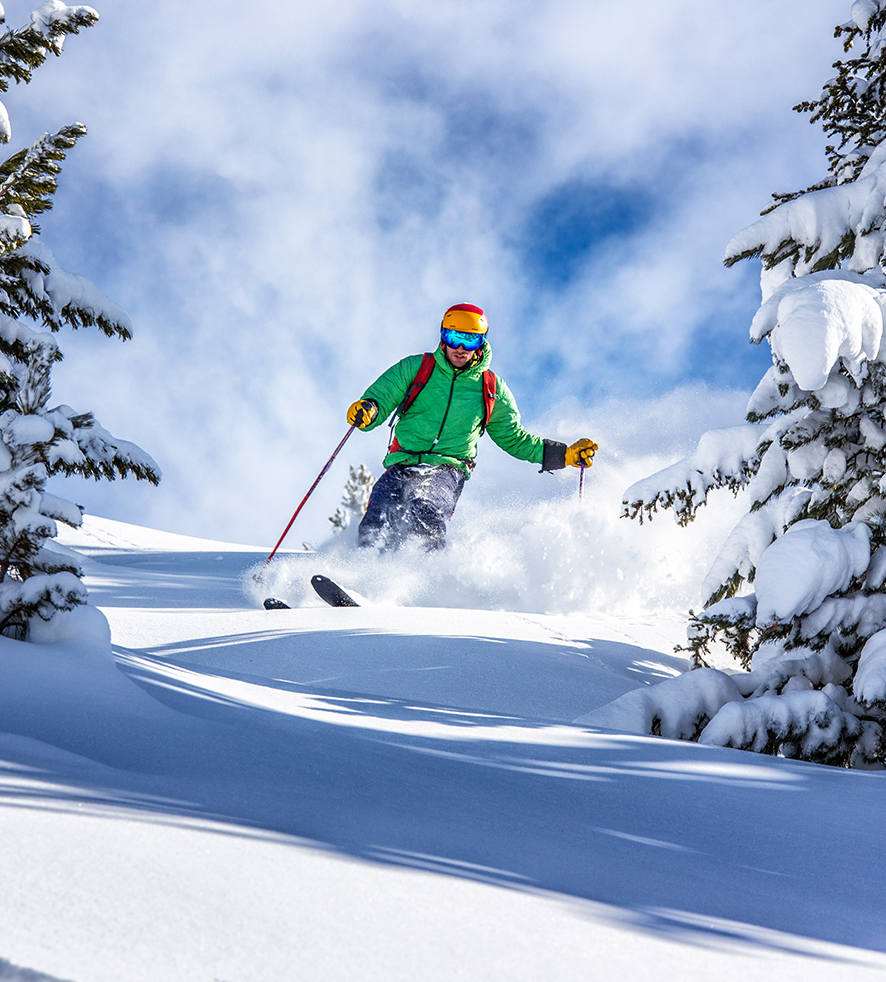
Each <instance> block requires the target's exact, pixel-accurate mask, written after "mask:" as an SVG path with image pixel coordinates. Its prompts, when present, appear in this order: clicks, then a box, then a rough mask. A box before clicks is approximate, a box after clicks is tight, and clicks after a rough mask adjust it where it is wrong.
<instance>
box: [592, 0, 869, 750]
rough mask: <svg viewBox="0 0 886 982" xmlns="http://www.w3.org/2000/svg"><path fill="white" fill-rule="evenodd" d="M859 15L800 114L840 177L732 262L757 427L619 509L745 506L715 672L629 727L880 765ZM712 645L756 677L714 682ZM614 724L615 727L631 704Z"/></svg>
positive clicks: (634, 494) (778, 210)
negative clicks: (756, 366) (755, 287)
mask: <svg viewBox="0 0 886 982" xmlns="http://www.w3.org/2000/svg"><path fill="white" fill-rule="evenodd" d="M850 16H851V20H850V21H849V23H847V24H844V25H842V26H840V27H838V28H837V29H836V34H837V36H843V37H844V42H845V44H844V52H846V53H847V54H849V53H850V52H851V53H852V57H851V58H846V59H845V60H842V61H838V62H837V63H836V65H835V66H834V67H835V68H836V69H837V75H836V77H834V78H833V79H831V80H830V81H829V82H828V83H827V84H826V85H825V87H824V90H823V93H822V95H821V97H820V98H819V99H818V100H815V101H813V102H808V103H803V104H801V105H800V106H797V107H795V109H797V110H798V111H801V112H810V113H811V114H812V121H813V122H815V121H820V122H821V123H822V125H823V128H824V130H825V133H826V134H827V135H828V136H830V137H833V138H834V143H833V144H832V145H829V146H828V147H827V156H828V161H829V174H828V177H827V178H826V179H825V180H823V181H821V182H820V183H818V184H816V185H814V186H813V187H811V188H808V189H807V190H806V191H801V192H796V193H793V194H786V195H775V196H774V197H775V199H776V202H775V204H774V205H773V206H772V207H770V208H769V209H768V210H767V211H765V212H763V217H762V218H761V219H759V220H758V221H757V222H755V223H754V224H753V225H751V226H750V227H749V228H747V229H745V230H744V231H743V232H740V233H739V234H738V235H736V236H735V237H734V238H733V239H732V241H731V242H730V243H729V245H728V247H727V252H726V263H727V265H732V264H734V263H736V262H738V261H739V260H742V259H748V258H752V257H760V258H761V259H762V264H763V272H762V275H761V286H762V294H763V303H762V305H761V307H760V309H759V311H758V313H757V315H756V316H755V318H754V320H753V323H752V325H751V339H752V340H753V341H754V342H757V343H759V342H761V341H762V340H763V339H764V338H765V339H766V340H767V341H768V343H769V344H770V346H771V349H772V360H773V365H772V367H771V368H770V369H769V371H768V372H767V373H766V375H765V376H764V378H763V379H762V381H761V382H760V384H759V385H758V387H757V389H756V391H755V392H754V393H753V395H752V396H751V399H750V402H749V404H748V411H747V423H746V424H745V425H742V426H737V427H734V428H729V429H724V430H714V431H711V432H708V433H706V434H705V435H704V436H703V437H702V439H701V441H700V443H699V446H698V449H697V450H696V452H695V453H694V454H693V455H692V456H691V457H689V458H688V459H686V460H684V461H681V462H680V463H677V464H674V465H673V466H671V467H669V468H667V469H666V470H664V471H662V472H660V473H659V474H656V475H655V476H653V477H651V478H648V479H647V480H645V481H641V482H639V483H638V484H636V485H634V486H633V487H631V488H629V489H628V491H627V492H626V493H625V497H624V514H625V515H626V516H628V517H632V518H633V517H639V518H640V520H641V521H642V520H643V517H644V516H646V517H651V516H652V514H653V513H654V512H655V511H656V510H657V509H658V508H659V507H664V508H671V509H673V511H674V514H675V517H676V519H677V521H678V522H679V523H680V524H683V525H685V524H686V523H688V522H689V521H691V520H692V519H693V517H694V516H695V513H696V511H697V509H698V508H699V507H700V506H701V505H702V504H704V503H705V501H706V499H707V494H708V492H709V491H710V490H711V489H713V488H721V487H728V488H731V489H732V490H733V491H738V490H740V489H746V491H747V498H748V512H747V513H746V514H745V516H744V517H743V518H742V519H741V521H740V522H739V523H738V525H737V526H736V527H735V529H734V530H733V531H732V533H731V534H730V536H729V537H728V539H727V541H726V543H725V544H724V546H723V549H722V551H721V552H720V554H719V557H718V558H717V559H716V561H715V562H714V564H713V567H712V568H711V570H710V571H709V573H708V576H707V578H706V580H705V583H704V585H703V591H704V595H705V596H706V597H708V600H707V603H706V605H705V609H704V610H703V611H702V612H701V613H699V614H697V615H695V614H693V615H691V620H690V626H689V648H688V650H689V651H690V652H691V655H692V659H693V666H694V667H695V668H696V669H699V668H700V669H701V673H699V672H690V673H687V675H686V676H682V677H680V678H679V679H676V680H675V681H674V683H673V684H672V683H667V691H665V686H661V687H660V692H659V693H657V694H653V693H650V694H649V695H650V698H649V699H648V700H646V702H644V708H643V712H642V713H639V714H638V712H637V707H636V706H634V707H633V710H632V712H633V714H634V716H633V718H634V720H635V728H639V729H645V730H646V731H647V732H661V733H665V734H668V733H672V734H674V735H678V736H682V737H683V738H688V739H698V740H700V741H701V742H703V743H710V744H716V745H720V746H730V747H738V748H742V749H747V750H755V751H760V752H764V753H772V754H775V753H781V754H784V755H787V756H794V757H800V758H804V759H807V760H813V761H820V762H826V763H837V764H848V765H851V766H882V765H883V762H884V760H886V727H884V723H886V590H884V584H886V343H884V338H883V335H884V331H883V326H884V316H886V272H884V270H886V0H857V2H856V3H854V4H852V8H851V13H850ZM715 642H725V644H726V647H727V648H728V649H729V650H730V651H731V653H732V654H733V655H734V656H735V657H736V658H737V659H738V661H739V662H740V663H741V665H742V666H743V667H744V668H746V669H750V671H749V672H748V673H737V674H734V675H730V676H726V675H724V673H721V672H717V671H715V670H713V669H711V668H708V667H704V666H706V665H707V661H708V659H709V658H710V653H711V650H712V645H713V644H714V643H715ZM692 676H695V678H693V679H692V681H691V682H690V681H689V680H690V679H691V678H692ZM724 680H725V681H724ZM656 688H659V687H656ZM634 701H635V702H636V700H634ZM647 703H648V705H647ZM624 708H625V710H626V711H627V709H628V707H627V705H626V704H625V706H624ZM607 712H608V713H609V714H610V718H615V717H617V716H618V712H619V710H618V704H613V705H612V706H610V707H608V709H607ZM613 713H614V714H615V717H613V716H612V714H613ZM641 719H642V722H639V723H638V722H637V720H641Z"/></svg>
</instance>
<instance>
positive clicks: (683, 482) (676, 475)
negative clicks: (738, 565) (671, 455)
mask: <svg viewBox="0 0 886 982" xmlns="http://www.w3.org/2000/svg"><path fill="white" fill-rule="evenodd" d="M763 433H764V430H763V428H761V427H760V426H757V425H753V424H747V425H744V426H732V427H728V428H726V429H721V430H709V431H708V432H707V433H705V434H704V435H703V436H702V438H701V439H700V440H699V443H698V447H697V449H696V451H695V453H693V454H692V455H691V456H690V457H687V458H685V459H684V460H681V461H679V462H678V463H676V464H672V465H671V466H670V467H666V468H665V469H664V470H662V471H659V472H658V473H657V474H653V475H652V477H647V478H644V480H642V481H638V482H637V483H636V484H632V485H631V487H629V488H628V489H627V491H625V493H624V497H623V499H622V506H623V511H622V517H623V518H639V519H640V523H641V524H642V522H643V517H644V513H645V516H646V517H647V518H648V519H651V518H652V516H653V514H654V513H655V512H656V511H657V510H658V509H659V508H660V507H661V508H673V509H674V517H675V519H676V521H677V523H678V524H680V525H687V524H688V523H689V522H691V521H692V519H693V518H695V513H696V511H697V510H698V509H699V508H700V507H701V505H703V504H705V502H706V501H707V494H708V491H709V490H710V489H711V488H722V487H728V488H730V489H731V490H732V491H734V492H737V491H738V490H740V489H741V488H742V487H744V486H745V484H747V482H748V480H749V479H750V476H751V474H752V472H753V462H754V460H755V458H756V456H757V452H758V448H759V446H760V440H761V436H762V434H763Z"/></svg>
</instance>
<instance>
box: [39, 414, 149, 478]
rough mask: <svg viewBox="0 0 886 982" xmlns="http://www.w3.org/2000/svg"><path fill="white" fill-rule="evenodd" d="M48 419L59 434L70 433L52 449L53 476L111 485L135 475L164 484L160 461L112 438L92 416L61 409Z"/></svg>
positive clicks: (127, 443) (50, 463)
mask: <svg viewBox="0 0 886 982" xmlns="http://www.w3.org/2000/svg"><path fill="white" fill-rule="evenodd" d="M45 418H46V419H48V420H51V421H52V423H53V424H54V425H55V427H56V428H57V430H58V431H59V432H61V433H65V432H66V433H67V439H62V440H59V441H58V442H57V443H55V444H54V445H53V446H52V447H51V448H50V451H49V455H48V465H49V468H50V471H51V472H52V473H58V472H62V473H65V474H75V473H76V474H82V475H83V476H84V477H92V478H95V479H96V480H100V479H102V478H104V479H106V480H109V481H113V480H114V479H115V478H116V477H126V476H127V475H128V474H132V475H133V476H134V477H136V478H137V479H138V480H140V481H150V483H151V484H155V485H156V484H159V483H160V478H161V476H162V475H161V471H160V468H159V467H158V466H157V463H156V461H155V460H154V459H153V458H152V457H151V456H150V455H149V454H147V453H145V452H144V450H142V449H141V448H140V447H137V446H136V445H135V444H134V443H129V442H128V441H127V440H120V439H118V438H117V437H115V436H112V435H111V434H110V433H109V432H108V431H107V430H106V429H105V428H104V427H103V426H101V425H100V424H99V423H97V422H96V420H95V419H94V418H93V416H92V414H91V413H83V414H79V415H78V414H77V413H75V412H74V410H73V409H71V408H70V406H58V407H56V408H55V409H53V410H51V411H49V412H47V414H46V417H45Z"/></svg>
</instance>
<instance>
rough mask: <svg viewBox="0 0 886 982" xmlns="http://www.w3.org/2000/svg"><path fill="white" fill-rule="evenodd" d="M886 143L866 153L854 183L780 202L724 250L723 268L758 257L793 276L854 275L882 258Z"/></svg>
mask: <svg viewBox="0 0 886 982" xmlns="http://www.w3.org/2000/svg"><path fill="white" fill-rule="evenodd" d="M884 165H886V143H881V144H880V145H879V146H878V147H877V149H876V150H875V151H874V152H873V153H872V154H871V156H870V158H869V159H868V161H867V163H866V164H865V166H864V168H863V170H862V172H861V175H860V177H859V178H858V180H855V181H851V182H849V183H846V184H840V185H839V186H837V187H825V188H820V189H818V190H814V191H809V192H808V193H806V194H803V195H801V196H800V197H798V198H794V199H793V200H790V201H785V202H784V203H783V204H780V205H778V207H776V208H774V209H773V210H772V211H770V212H769V213H768V214H765V215H764V216H763V217H762V218H760V219H758V220H757V221H756V222H754V223H753V225H749V226H748V227H747V228H746V229H743V230H742V231H741V232H738V233H737V234H736V235H734V236H733V237H732V239H731V240H730V241H729V244H728V245H727V246H726V256H725V260H724V261H725V263H726V265H727V266H732V265H734V264H735V263H737V262H740V261H741V260H742V259H749V258H752V257H754V256H760V257H762V259H763V263H764V265H765V266H766V267H767V268H769V269H772V268H774V267H775V266H778V265H779V264H780V263H782V262H785V261H787V262H789V263H790V264H791V265H792V266H793V268H794V274H795V275H796V276H804V275H806V274H808V273H815V272H819V271H821V270H825V269H833V268H835V267H837V266H838V265H839V266H842V268H843V269H846V270H850V271H853V272H857V273H863V272H865V270H868V269H874V268H876V267H877V266H878V265H879V263H880V260H881V259H882V258H884V257H886V250H884V243H886V231H884V226H886V204H884V201H886V166H884Z"/></svg>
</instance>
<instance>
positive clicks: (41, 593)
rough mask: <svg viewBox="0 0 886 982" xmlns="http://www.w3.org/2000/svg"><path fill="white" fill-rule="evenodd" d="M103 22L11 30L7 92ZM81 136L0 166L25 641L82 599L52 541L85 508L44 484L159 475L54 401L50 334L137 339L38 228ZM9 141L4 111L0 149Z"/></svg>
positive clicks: (7, 547) (11, 540)
mask: <svg viewBox="0 0 886 982" xmlns="http://www.w3.org/2000/svg"><path fill="white" fill-rule="evenodd" d="M97 19H98V14H97V13H96V12H95V11H94V10H93V9H92V8H90V7H82V6H80V7H67V6H66V5H65V4H64V3H61V2H60V0H49V2H47V3H44V4H43V5H42V6H40V7H39V8H38V9H37V10H35V11H34V12H33V14H32V15H31V22H30V24H28V25H27V26H26V27H24V28H21V29H20V30H15V31H12V30H6V31H5V32H4V33H3V34H2V36H0V90H3V91H6V88H7V85H8V81H9V79H13V80H14V81H15V82H24V83H27V82H28V81H30V79H31V74H32V72H33V71H34V70H35V69H36V68H38V67H39V66H40V65H42V64H43V62H44V61H45V59H46V56H47V55H48V54H49V53H50V52H51V53H53V54H55V55H59V54H61V51H62V46H63V43H64V39H65V37H66V35H68V34H76V33H78V32H79V30H80V28H82V27H89V26H91V25H92V24H94V23H95V21H96V20H97ZM3 23H4V13H3V9H2V7H0V25H2V24H3ZM85 132H86V130H85V128H84V127H83V126H82V125H81V124H80V123H75V124H73V125H72V126H66V127H64V128H63V129H62V130H60V131H59V132H58V133H56V134H54V135H50V134H46V135H45V136H42V137H41V138H40V139H39V140H37V141H36V142H35V143H34V144H33V145H32V146H30V147H28V148H26V149H24V150H21V151H19V152H18V153H15V154H13V156H11V157H9V159H8V160H6V161H5V162H4V163H3V164H2V165H0V633H2V634H4V635H7V636H12V637H17V638H24V637H26V636H27V633H28V626H29V623H30V622H31V621H32V620H33V619H34V618H35V617H36V618H40V619H42V620H44V621H48V620H50V619H51V618H52V617H53V615H54V614H55V613H56V612H57V611H64V610H71V609H72V608H74V607H75V606H77V605H78V604H83V603H85V602H86V596H87V593H86V588H85V586H84V585H83V582H82V579H81V576H82V573H81V570H80V568H79V567H78V566H77V564H76V563H74V562H72V561H71V560H69V559H68V558H66V556H64V555H63V554H62V553H61V552H59V551H54V550H52V549H50V548H48V547H47V545H46V543H47V540H48V539H50V538H52V537H54V536H55V535H56V534H57V531H58V528H57V525H56V522H58V521H61V522H65V523H67V524H68V525H72V526H77V525H79V524H80V523H81V521H82V515H83V509H82V508H81V507H80V506H79V505H74V504H72V503H71V502H69V501H65V500H64V499H62V498H58V497H56V496H55V495H52V494H49V493H47V491H46V490H45V488H46V481H47V479H48V477H49V476H50V475H52V474H58V473H62V474H82V475H85V476H90V477H93V478H95V479H100V478H107V479H113V478H115V477H117V476H121V477H123V476H126V475H127V474H132V475H134V476H135V477H136V478H139V479H143V480H147V481H150V482H152V483H154V484H156V483H158V481H159V479H160V471H159V469H158V467H157V465H156V464H155V463H154V461H153V460H152V459H151V458H150V457H149V456H148V455H147V454H145V453H144V452H143V451H142V450H140V449H139V448H138V447H136V446H135V445H134V444H131V443H127V442H125V441H122V440H118V439H115V438H114V437H113V436H111V434H110V433H108V431H107V430H105V429H103V428H102V427H101V426H100V425H99V424H98V423H97V422H96V420H95V419H94V418H93V417H92V415H91V414H90V413H77V412H75V411H74V410H73V409H71V408H70V407H68V406H65V405H58V406H50V405H49V399H50V395H51V373H52V367H53V365H55V364H56V362H58V361H60V360H61V358H62V354H61V352H60V350H59V347H58V344H57V342H56V340H55V338H54V337H53V334H54V333H55V332H57V331H58V330H59V329H60V328H61V327H62V326H63V325H68V326H69V327H71V328H74V329H76V328H80V327H92V326H94V327H97V328H98V329H99V330H100V331H102V332H103V333H104V334H106V335H107V336H109V337H119V338H121V339H123V340H126V339H127V338H129V337H131V336H132V335H131V324H130V322H129V318H128V317H127V315H126V314H125V313H124V312H123V311H122V310H121V309H120V308H119V307H118V306H117V305H116V304H114V303H113V302H112V301H110V300H108V299H107V298H106V297H104V296H103V295H102V294H101V293H99V291H98V290H96V288H95V287H94V286H93V285H92V284H91V283H90V282H89V281H88V280H86V279H84V278H83V277H81V276H77V275H75V274H72V273H68V272H66V271H65V270H63V269H62V268H61V267H60V266H59V265H58V263H57V262H56V261H55V259H54V258H53V256H52V254H51V253H50V251H49V250H48V249H47V248H46V246H45V245H44V244H43V243H42V242H41V241H40V239H39V234H38V233H39V229H38V228H37V226H36V225H34V224H32V219H33V218H34V217H35V216H37V215H39V214H41V213H42V212H45V211H47V210H49V209H50V208H51V207H52V197H53V195H54V194H55V191H56V190H57V182H56V178H57V176H58V174H59V171H60V169H61V161H63V160H64V158H65V154H66V153H67V151H68V150H69V149H70V148H71V147H73V146H74V144H75V142H76V141H77V140H78V139H79V138H80V137H81V136H83V134H84V133H85ZM10 138H11V128H10V125H9V117H8V114H7V112H6V109H5V107H3V106H2V105H0V141H2V142H3V143H7V142H9V140H10ZM28 322H31V323H32V324H34V325H35V327H31V326H29V324H28ZM37 327H43V328H48V329H49V330H48V331H46V330H38V329H36V328H37Z"/></svg>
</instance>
